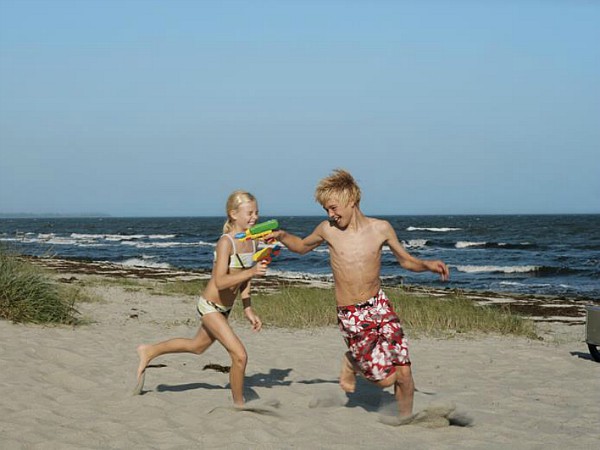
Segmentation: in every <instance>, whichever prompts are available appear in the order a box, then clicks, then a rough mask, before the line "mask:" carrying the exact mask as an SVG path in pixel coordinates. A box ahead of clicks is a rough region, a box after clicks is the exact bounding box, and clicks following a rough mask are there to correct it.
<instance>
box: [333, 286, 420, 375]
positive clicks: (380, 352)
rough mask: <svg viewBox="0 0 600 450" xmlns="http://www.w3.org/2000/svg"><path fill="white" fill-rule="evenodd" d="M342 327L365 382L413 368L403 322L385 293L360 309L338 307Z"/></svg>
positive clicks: (370, 300)
mask: <svg viewBox="0 0 600 450" xmlns="http://www.w3.org/2000/svg"><path fill="white" fill-rule="evenodd" d="M337 314H338V325H339V327H340V330H341V331H342V334H343V335H344V340H345V341H346V345H347V346H348V349H349V350H350V353H351V354H352V357H353V358H354V360H355V361H356V363H357V364H358V366H359V367H360V369H361V371H362V373H363V375H364V376H365V378H367V379H369V380H371V381H381V380H384V379H386V378H387V377H389V376H390V375H392V374H393V373H394V372H395V371H396V368H395V367H394V366H406V365H410V359H409V357H408V340H407V339H406V337H405V336H404V332H403V331H402V324H401V323H400V319H399V318H398V316H397V315H396V313H395V312H394V309H393V308H392V305H391V304H390V302H389V300H388V298H387V297H386V296H385V293H384V292H383V291H382V290H379V292H378V293H377V295H376V296H375V297H373V298H370V299H369V300H367V301H366V302H364V303H360V304H358V305H349V306H338V308H337Z"/></svg>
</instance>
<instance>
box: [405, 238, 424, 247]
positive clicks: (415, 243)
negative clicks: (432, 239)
mask: <svg viewBox="0 0 600 450" xmlns="http://www.w3.org/2000/svg"><path fill="white" fill-rule="evenodd" d="M428 242H429V241H428V240H427V239H409V240H408V241H402V243H403V244H404V247H406V248H424V247H426V246H427V243H428Z"/></svg>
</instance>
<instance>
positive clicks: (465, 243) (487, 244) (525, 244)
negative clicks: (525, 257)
mask: <svg viewBox="0 0 600 450" xmlns="http://www.w3.org/2000/svg"><path fill="white" fill-rule="evenodd" d="M454 247H455V248H459V249H462V248H470V247H479V248H500V249H507V250H522V249H532V248H536V247H537V246H536V245H535V244H532V243H530V242H521V243H519V244H511V243H507V242H485V241H483V242H471V241H458V242H457V243H456V244H454Z"/></svg>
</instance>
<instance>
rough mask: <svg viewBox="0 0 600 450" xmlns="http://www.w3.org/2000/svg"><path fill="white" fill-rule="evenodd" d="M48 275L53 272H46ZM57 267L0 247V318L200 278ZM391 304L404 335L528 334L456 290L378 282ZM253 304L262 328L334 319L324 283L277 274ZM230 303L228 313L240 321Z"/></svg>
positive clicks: (45, 316) (41, 313)
mask: <svg viewBox="0 0 600 450" xmlns="http://www.w3.org/2000/svg"><path fill="white" fill-rule="evenodd" d="M52 274H54V276H52ZM58 276H60V273H56V272H53V271H52V270H43V269H42V268H40V267H38V266H34V265H33V264H31V263H29V262H27V261H26V260H23V259H21V258H18V257H16V256H12V255H11V254H10V253H9V252H7V251H5V250H3V249H0V318H4V319H9V320H13V321H15V322H36V323H48V322H56V323H69V324H72V323H81V321H79V322H78V321H77V319H76V316H77V311H76V309H75V306H76V304H77V303H79V302H85V301H88V302H89V301H91V300H90V298H89V297H90V295H89V293H86V287H87V286H96V285H112V286H118V287H120V288H122V289H123V290H125V291H136V292H147V293H148V295H152V296H153V295H168V296H185V297H190V298H191V297H196V296H198V295H200V294H201V292H202V291H203V290H204V288H205V286H206V283H207V280H206V279H193V280H177V279H167V280H149V279H144V278H129V277H127V278H124V277H114V276H106V275H100V276H93V277H91V278H86V279H84V280H80V282H79V283H77V285H68V286H66V285H62V284H60V283H58V282H57V281H56V278H57V277H58ZM386 293H387V295H388V297H389V298H390V300H391V302H392V304H393V305H394V309H395V310H396V311H397V312H398V315H399V316H400V317H401V319H402V322H403V326H404V328H405V329H406V331H407V333H409V334H410V335H411V336H419V335H426V336H439V337H449V336H455V335H457V334H469V333H472V334H476V333H496V334H510V335H518V336H525V337H530V338H536V337H537V334H536V328H535V324H534V322H533V321H532V320H529V319H527V318H525V317H523V316H519V315H517V314H514V313H511V312H510V310H507V309H506V308H501V307H494V306H480V305H478V304H477V303H476V302H474V301H473V300H472V299H469V298H466V297H465V296H464V295H463V294H462V293H461V292H450V293H449V294H447V295H444V296H442V297H440V296H434V295H427V294H423V293H418V294H416V293H414V292H411V291H410V290H405V289H403V288H391V287H390V288H386ZM252 303H253V308H254V310H255V311H256V313H257V314H259V316H260V317H261V320H262V321H263V323H264V324H265V326H266V327H278V328H289V329H311V328H319V327H330V326H337V317H336V308H335V300H334V290H333V288H332V287H311V286H297V285H294V284H293V283H289V282H286V281H281V283H279V284H277V286H276V288H275V289H268V290H265V289H255V292H254V293H253V295H252ZM240 305H241V302H238V304H237V305H236V307H234V309H233V312H232V316H231V317H232V319H234V320H239V321H244V320H245V319H244V316H243V309H242V307H241V306H240Z"/></svg>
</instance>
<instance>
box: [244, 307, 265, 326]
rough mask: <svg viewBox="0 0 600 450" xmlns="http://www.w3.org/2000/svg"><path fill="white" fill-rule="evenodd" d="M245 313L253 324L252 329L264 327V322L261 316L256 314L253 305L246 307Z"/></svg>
mask: <svg viewBox="0 0 600 450" xmlns="http://www.w3.org/2000/svg"><path fill="white" fill-rule="evenodd" d="M244 314H245V315H246V319H248V322H250V324H252V331H260V330H261V328H262V322H261V320H260V318H259V317H258V316H257V315H256V314H254V311H252V307H251V306H249V307H247V308H244Z"/></svg>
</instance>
